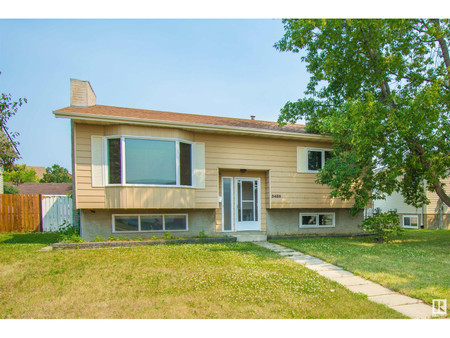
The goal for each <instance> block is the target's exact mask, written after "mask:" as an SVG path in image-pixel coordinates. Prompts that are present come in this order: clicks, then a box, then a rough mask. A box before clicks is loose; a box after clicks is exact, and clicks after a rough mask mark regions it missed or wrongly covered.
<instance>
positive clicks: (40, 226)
mask: <svg viewBox="0 0 450 338" xmlns="http://www.w3.org/2000/svg"><path fill="white" fill-rule="evenodd" d="M39 232H44V229H43V226H42V195H41V194H39Z"/></svg>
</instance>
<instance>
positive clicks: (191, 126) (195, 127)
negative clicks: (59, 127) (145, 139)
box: [53, 110, 332, 142]
mask: <svg viewBox="0 0 450 338" xmlns="http://www.w3.org/2000/svg"><path fill="white" fill-rule="evenodd" d="M53 114H55V117H57V118H70V119H77V120H83V121H94V122H110V123H126V124H137V125H147V126H154V127H171V128H179V129H185V130H192V131H207V132H208V131H209V132H211V131H215V132H222V133H237V134H250V135H256V136H279V137H283V138H291V139H292V138H294V139H303V140H316V141H317V140H319V141H325V142H327V141H328V142H330V141H332V138H331V137H330V136H323V135H317V134H306V133H305V134H302V133H294V132H286V131H277V130H264V129H255V128H243V127H229V126H218V125H211V124H200V123H186V122H175V121H159V120H148V119H136V118H132V119H130V118H127V117H115V116H114V117H113V116H102V117H99V116H98V115H93V114H79V113H68V112H61V111H57V110H54V111H53Z"/></svg>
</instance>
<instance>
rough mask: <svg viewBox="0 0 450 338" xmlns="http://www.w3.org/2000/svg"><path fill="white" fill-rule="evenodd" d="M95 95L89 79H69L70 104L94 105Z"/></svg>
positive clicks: (80, 105) (77, 105) (79, 105)
mask: <svg viewBox="0 0 450 338" xmlns="http://www.w3.org/2000/svg"><path fill="white" fill-rule="evenodd" d="M96 101H97V97H96V96H95V93H94V91H93V90H92V87H91V84H90V83H89V81H81V80H76V79H70V105H71V106H76V107H91V106H95V104H96Z"/></svg>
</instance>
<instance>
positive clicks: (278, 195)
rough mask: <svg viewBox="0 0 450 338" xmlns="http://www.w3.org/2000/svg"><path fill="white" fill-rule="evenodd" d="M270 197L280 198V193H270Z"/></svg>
mask: <svg viewBox="0 0 450 338" xmlns="http://www.w3.org/2000/svg"><path fill="white" fill-rule="evenodd" d="M272 198H281V194H272Z"/></svg>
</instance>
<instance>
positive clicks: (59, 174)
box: [40, 164, 72, 183]
mask: <svg viewBox="0 0 450 338" xmlns="http://www.w3.org/2000/svg"><path fill="white" fill-rule="evenodd" d="M40 182H41V183H72V178H71V177H70V176H69V171H68V170H67V169H66V168H64V167H61V166H60V165H58V164H54V165H52V167H51V168H50V167H47V168H45V173H44V175H43V177H42V179H41V181H40Z"/></svg>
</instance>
